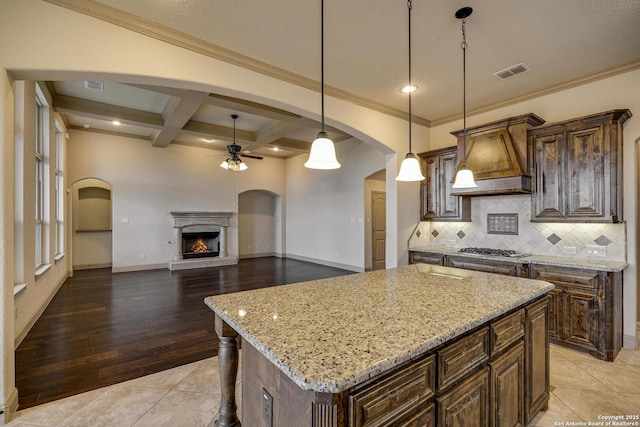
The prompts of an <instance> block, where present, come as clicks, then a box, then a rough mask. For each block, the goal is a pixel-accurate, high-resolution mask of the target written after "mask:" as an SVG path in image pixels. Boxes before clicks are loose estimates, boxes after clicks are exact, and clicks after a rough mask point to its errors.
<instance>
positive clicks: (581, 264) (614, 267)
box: [409, 246, 627, 272]
mask: <svg viewBox="0 0 640 427" xmlns="http://www.w3.org/2000/svg"><path fill="white" fill-rule="evenodd" d="M409 250H410V251H419V252H433V253H438V254H445V255H460V256H468V257H473V258H482V259H495V260H498V261H504V262H512V263H519V264H522V263H525V264H544V265H557V266H558V267H576V268H586V269H589V270H598V271H611V272H617V271H622V270H624V268H625V267H626V266H627V263H626V262H624V261H609V260H607V259H603V258H569V257H558V256H545V255H528V256H523V257H500V256H488V255H476V254H468V253H460V252H458V251H459V250H460V248H457V247H447V246H444V247H437V246H419V247H413V248H409Z"/></svg>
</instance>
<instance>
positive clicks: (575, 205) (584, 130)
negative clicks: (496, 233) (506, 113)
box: [528, 110, 631, 222]
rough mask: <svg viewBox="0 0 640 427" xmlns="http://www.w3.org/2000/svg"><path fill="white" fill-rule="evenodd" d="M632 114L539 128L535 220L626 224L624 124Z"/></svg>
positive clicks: (532, 165) (532, 156) (534, 158)
mask: <svg viewBox="0 0 640 427" xmlns="http://www.w3.org/2000/svg"><path fill="white" fill-rule="evenodd" d="M629 117H631V113H630V112H629V110H612V111H607V112H604V113H600V114H595V115H591V116H587V117H582V118H579V119H574V120H568V121H565V122H561V123H554V124H551V125H545V126H540V127H537V128H533V129H531V130H530V131H529V134H528V152H529V156H528V158H529V169H530V173H531V175H532V176H533V177H534V182H533V185H532V187H533V191H532V215H531V217H532V218H531V221H532V222H536V221H537V222H620V221H621V220H622V125H623V124H624V122H625V121H626V120H627V119H628V118H629Z"/></svg>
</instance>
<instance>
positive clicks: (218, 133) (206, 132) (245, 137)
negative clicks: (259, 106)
mask: <svg viewBox="0 0 640 427" xmlns="http://www.w3.org/2000/svg"><path fill="white" fill-rule="evenodd" d="M182 132H185V133H189V134H191V135H198V136H203V137H205V136H208V137H211V136H213V137H217V138H221V139H226V140H228V141H233V128H232V127H231V128H229V127H225V126H220V125H213V124H209V123H202V122H197V121H195V120H189V121H188V122H187V123H186V124H185V125H184V127H183V128H182ZM236 140H237V141H242V142H244V143H247V142H248V143H254V142H256V135H255V133H253V132H251V131H248V130H240V129H236Z"/></svg>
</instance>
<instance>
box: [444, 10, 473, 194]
mask: <svg viewBox="0 0 640 427" xmlns="http://www.w3.org/2000/svg"><path fill="white" fill-rule="evenodd" d="M471 12H473V9H472V8H470V7H463V8H462V9H459V10H458V11H457V12H456V18H458V19H461V20H462V43H461V44H460V47H461V48H462V99H463V101H462V122H463V124H462V127H463V131H462V169H460V170H459V171H458V173H457V174H456V181H455V182H454V183H453V185H452V186H451V187H452V188H475V187H477V186H478V184H476V181H475V180H474V179H473V172H471V170H470V169H467V47H468V45H467V34H466V28H465V25H466V23H467V17H468V16H469V15H471Z"/></svg>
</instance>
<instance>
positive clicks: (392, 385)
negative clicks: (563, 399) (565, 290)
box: [347, 296, 549, 427]
mask: <svg viewBox="0 0 640 427" xmlns="http://www.w3.org/2000/svg"><path fill="white" fill-rule="evenodd" d="M548 301H549V298H548V297H546V296H545V297H544V298H542V299H539V300H538V301H536V302H534V303H531V304H529V305H528V306H526V307H524V308H522V307H521V308H520V309H518V310H514V311H512V312H510V313H508V314H506V315H504V316H501V317H500V318H499V319H495V320H492V321H490V322H489V323H488V324H485V325H483V326H482V327H479V328H477V329H475V330H473V331H471V332H469V333H467V334H465V335H464V336H462V337H460V338H458V339H456V340H455V341H453V342H451V343H449V344H446V345H443V346H442V347H441V348H437V349H435V351H434V352H433V353H431V354H429V355H427V356H426V357H423V358H421V359H419V360H417V361H414V362H411V363H409V364H408V365H405V366H403V367H401V368H399V369H397V370H396V371H395V372H393V373H391V374H388V375H386V376H384V377H382V378H380V379H378V380H374V381H373V382H371V383H370V384H368V385H366V386H364V387H362V388H359V389H357V390H355V391H352V392H351V393H350V394H349V396H348V415H347V418H348V425H349V426H353V427H373V426H375V427H381V426H394V427H398V426H403V427H408V426H413V427H418V426H419V427H425V426H427V427H431V426H438V427H465V426H473V427H517V426H525V425H527V423H529V422H530V421H531V420H532V419H533V417H534V416H535V415H536V414H537V413H538V412H539V411H540V410H545V409H546V408H547V404H548V400H549V340H548V334H547V328H548Z"/></svg>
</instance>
